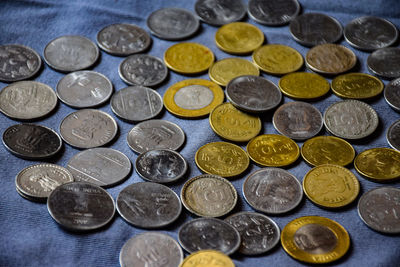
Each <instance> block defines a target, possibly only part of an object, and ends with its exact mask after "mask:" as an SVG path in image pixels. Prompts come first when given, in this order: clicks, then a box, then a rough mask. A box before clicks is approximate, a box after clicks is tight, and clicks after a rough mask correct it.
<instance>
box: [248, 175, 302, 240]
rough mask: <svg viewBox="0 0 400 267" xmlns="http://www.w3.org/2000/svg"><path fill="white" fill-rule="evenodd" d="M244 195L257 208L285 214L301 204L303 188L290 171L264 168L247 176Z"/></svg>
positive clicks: (262, 210) (270, 212)
mask: <svg viewBox="0 0 400 267" xmlns="http://www.w3.org/2000/svg"><path fill="white" fill-rule="evenodd" d="M243 196H244V198H245V199H246V201H247V203H249V205H250V206H251V207H252V208H253V209H255V210H258V211H261V212H265V213H268V214H283V213H286V212H288V211H290V210H293V209H294V208H296V207H297V206H298V205H299V204H300V201H301V199H302V198H303V189H302V187H301V184H300V182H299V181H298V180H297V178H296V177H295V176H294V175H293V174H291V173H290V172H288V171H286V170H284V169H280V168H262V169H259V170H257V171H255V172H252V173H251V174H250V175H249V176H248V177H247V178H246V180H245V181H244V183H243ZM278 236H279V235H278Z"/></svg>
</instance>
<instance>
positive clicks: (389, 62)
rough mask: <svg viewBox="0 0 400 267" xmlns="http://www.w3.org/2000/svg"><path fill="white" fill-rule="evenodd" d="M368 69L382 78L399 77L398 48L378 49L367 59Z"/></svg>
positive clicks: (399, 58) (399, 50)
mask: <svg viewBox="0 0 400 267" xmlns="http://www.w3.org/2000/svg"><path fill="white" fill-rule="evenodd" d="M367 66H368V69H369V70H370V71H371V72H372V73H374V74H376V75H379V76H382V77H384V78H398V77H400V47H386V48H381V49H378V50H376V51H374V52H372V54H370V55H369V56H368V58H367Z"/></svg>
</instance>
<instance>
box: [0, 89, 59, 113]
mask: <svg viewBox="0 0 400 267" xmlns="http://www.w3.org/2000/svg"><path fill="white" fill-rule="evenodd" d="M56 105H57V96H56V93H55V92H54V90H53V89H52V88H51V87H50V86H48V85H46V84H44V83H40V82H35V81H21V82H15V83H12V84H10V85H8V86H6V87H4V88H3V89H2V90H1V92H0V111H1V112H2V113H3V114H4V115H6V116H8V117H10V118H13V119H16V120H32V119H37V118H41V117H44V116H46V115H47V114H49V113H50V112H51V111H52V110H53V109H54V108H55V107H56Z"/></svg>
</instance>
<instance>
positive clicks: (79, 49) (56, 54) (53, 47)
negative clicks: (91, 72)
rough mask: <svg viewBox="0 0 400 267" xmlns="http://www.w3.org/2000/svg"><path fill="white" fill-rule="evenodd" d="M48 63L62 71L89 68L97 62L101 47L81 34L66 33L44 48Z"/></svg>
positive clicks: (45, 58)
mask: <svg viewBox="0 0 400 267" xmlns="http://www.w3.org/2000/svg"><path fill="white" fill-rule="evenodd" d="M43 55H44V60H45V61H46V63H47V65H49V66H50V67H52V68H53V69H55V70H58V71H61V72H71V71H77V70H82V69H87V68H89V67H91V66H92V65H93V64H94V63H96V61H97V59H98V57H99V49H98V48H97V45H95V44H94V43H93V42H92V41H91V40H89V39H88V38H86V37H83V36H79V35H64V36H61V37H58V38H56V39H54V40H52V41H50V42H49V43H48V44H47V45H46V47H45V48H44V52H43Z"/></svg>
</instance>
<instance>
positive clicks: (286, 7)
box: [248, 0, 300, 26]
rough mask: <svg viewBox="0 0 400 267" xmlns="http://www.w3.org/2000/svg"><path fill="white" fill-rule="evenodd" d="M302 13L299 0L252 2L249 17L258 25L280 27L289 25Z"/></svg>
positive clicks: (262, 0)
mask: <svg viewBox="0 0 400 267" xmlns="http://www.w3.org/2000/svg"><path fill="white" fill-rule="evenodd" d="M299 12H300V4H299V2H298V1H297V0H283V1H282V0H273V1H270V0H269V1H265V0H250V1H249V7H248V13H249V16H250V17H251V18H252V19H254V20H255V21H257V22H258V23H261V24H264V25H269V26H279V25H284V24H287V23H289V22H290V21H291V20H293V19H294V18H295V17H296V16H297V15H298V14H299Z"/></svg>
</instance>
